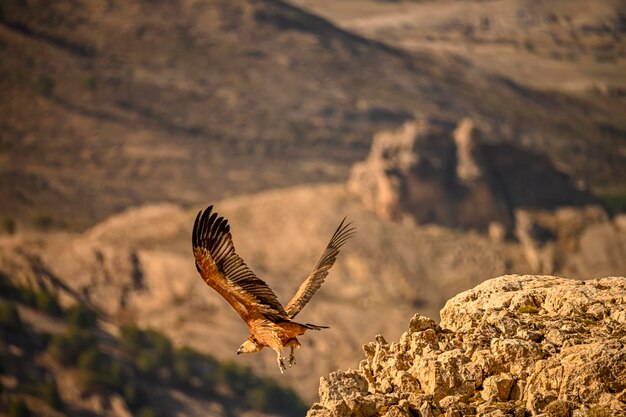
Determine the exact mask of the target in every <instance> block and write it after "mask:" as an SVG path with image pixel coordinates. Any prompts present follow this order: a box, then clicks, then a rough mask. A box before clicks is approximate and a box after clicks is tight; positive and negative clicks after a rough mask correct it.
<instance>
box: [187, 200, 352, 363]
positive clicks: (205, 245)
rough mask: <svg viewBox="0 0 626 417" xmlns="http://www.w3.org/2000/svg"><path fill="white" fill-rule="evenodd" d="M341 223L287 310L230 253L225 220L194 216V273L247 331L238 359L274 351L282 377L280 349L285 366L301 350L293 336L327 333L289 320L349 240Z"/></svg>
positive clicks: (347, 227)
mask: <svg viewBox="0 0 626 417" xmlns="http://www.w3.org/2000/svg"><path fill="white" fill-rule="evenodd" d="M345 220H346V219H345V218H344V219H343V220H342V221H341V223H340V224H339V227H337V230H335V233H334V234H333V236H332V237H331V239H330V242H328V245H327V246H326V249H325V250H324V253H323V254H322V256H321V258H320V259H319V261H318V262H317V264H316V265H315V267H314V268H313V271H312V272H311V273H310V274H309V276H308V277H307V278H306V279H305V280H304V282H303V283H302V284H301V285H300V288H299V289H298V291H297V292H296V294H295V295H294V296H293V298H292V299H291V301H289V303H288V304H287V307H283V306H282V304H281V303H280V302H279V301H278V298H277V297H276V294H274V292H273V291H272V289H271V288H270V287H269V286H268V285H267V284H266V283H265V282H264V281H263V280H261V279H260V278H258V277H257V276H256V275H255V274H254V272H252V270H250V268H248V266H247V265H246V263H245V262H244V261H243V259H241V257H240V256H239V255H237V253H236V252H235V246H234V245H233V241H232V236H231V233H230V226H229V225H228V220H226V219H225V218H223V217H220V216H218V214H217V213H215V212H213V206H209V207H208V208H207V209H206V210H204V211H200V212H199V213H198V216H197V217H196V221H195V222H194V226H193V232H192V247H193V254H194V257H195V260H196V269H197V270H198V272H199V273H200V275H201V276H202V279H203V280H204V282H206V283H207V285H209V286H210V287H211V288H213V289H214V290H215V291H217V292H218V293H219V294H220V295H221V296H222V297H224V298H225V299H226V301H228V303H229V304H230V305H231V306H232V307H233V309H235V311H236V312H237V313H238V314H239V316H240V317H241V318H242V319H243V321H245V322H246V324H247V325H248V328H249V330H250V334H249V335H248V338H247V339H246V341H245V342H244V343H243V344H242V345H241V346H240V347H239V350H238V351H237V354H240V353H252V352H258V351H260V350H261V349H263V348H264V347H266V346H268V347H270V348H272V349H273V350H274V351H275V352H276V354H277V359H276V360H277V362H278V367H279V369H280V372H281V373H282V372H283V371H284V369H285V365H284V362H283V360H284V358H283V357H282V351H283V348H285V347H289V348H290V349H291V350H290V354H289V366H291V365H294V364H295V357H294V350H295V349H297V348H299V347H300V343H299V341H298V339H297V338H296V337H297V336H300V335H302V334H304V333H305V332H306V331H307V330H320V329H323V328H326V327H325V326H317V325H314V324H301V323H296V322H295V321H292V319H293V318H294V317H295V316H296V315H297V314H298V313H299V312H300V310H302V308H303V307H304V306H305V305H306V304H307V303H308V302H309V301H310V300H311V297H313V295H314V294H315V292H316V291H317V290H318V289H319V288H320V286H321V285H322V283H323V282H324V279H325V278H326V276H327V275H328V271H329V269H330V268H331V267H332V266H333V264H334V263H335V260H336V259H337V255H338V254H339V249H340V248H341V246H343V244H344V243H346V242H347V241H348V239H349V238H350V237H352V236H353V235H354V233H355V228H354V227H350V226H351V224H350V223H348V224H345Z"/></svg>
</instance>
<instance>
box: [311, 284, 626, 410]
mask: <svg viewBox="0 0 626 417" xmlns="http://www.w3.org/2000/svg"><path fill="white" fill-rule="evenodd" d="M363 350H364V352H365V359H364V360H362V361H361V363H360V366H359V369H358V370H348V371H337V372H333V373H331V374H330V376H329V377H328V378H321V382H320V401H319V402H318V403H316V404H314V405H313V406H312V408H311V409H310V410H309V412H308V414H307V416H308V417H322V416H337V417H338V416H355V417H369V416H389V417H391V416H393V417H396V416H402V417H410V416H424V417H425V416H449V417H452V416H466V415H477V416H493V417H495V416H528V415H541V416H549V417H561V416H563V417H567V416H572V417H584V416H590V417H599V416H625V415H626V278H624V277H609V278H602V279H595V280H589V281H576V280H569V279H563V278H556V277H552V276H534V275H506V276H502V277H499V278H494V279H491V280H488V281H485V282H483V283H482V284H480V285H478V286H477V287H475V288H473V289H471V290H468V291H465V292H463V293H460V294H459V295H457V296H455V297H454V298H452V299H450V300H449V301H448V302H447V303H446V305H445V307H444V308H443V309H442V310H441V324H440V325H438V324H436V323H435V321H434V320H432V319H430V318H428V317H424V316H421V315H418V314H417V315H415V316H413V318H412V319H411V320H410V323H409V329H408V330H407V331H406V332H405V333H404V334H403V335H402V336H401V337H400V341H399V342H397V343H388V342H387V341H386V340H385V339H384V338H383V336H377V337H376V341H374V342H371V343H368V344H366V345H364V346H363Z"/></svg>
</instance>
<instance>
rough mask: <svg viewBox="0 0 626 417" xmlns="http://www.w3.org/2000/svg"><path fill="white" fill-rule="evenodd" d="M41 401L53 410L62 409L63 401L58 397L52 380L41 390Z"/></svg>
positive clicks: (55, 385) (57, 391)
mask: <svg viewBox="0 0 626 417" xmlns="http://www.w3.org/2000/svg"><path fill="white" fill-rule="evenodd" d="M41 393H42V398H43V400H44V401H45V402H46V403H48V404H49V405H50V406H51V407H52V408H54V409H55V410H62V409H63V401H62V400H61V396H60V395H59V390H58V388H57V384H56V382H55V381H54V380H52V381H50V382H47V383H45V384H44V385H43V387H42V389H41Z"/></svg>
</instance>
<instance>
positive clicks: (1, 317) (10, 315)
mask: <svg viewBox="0 0 626 417" xmlns="http://www.w3.org/2000/svg"><path fill="white" fill-rule="evenodd" d="M0 327H2V328H3V329H6V330H9V331H12V332H16V331H19V330H21V328H22V320H21V319H20V314H19V312H18V311H17V307H16V306H15V303H11V302H0Z"/></svg>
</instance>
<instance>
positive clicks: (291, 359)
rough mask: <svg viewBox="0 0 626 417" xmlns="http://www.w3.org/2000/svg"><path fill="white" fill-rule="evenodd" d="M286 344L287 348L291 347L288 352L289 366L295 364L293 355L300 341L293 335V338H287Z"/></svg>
mask: <svg viewBox="0 0 626 417" xmlns="http://www.w3.org/2000/svg"><path fill="white" fill-rule="evenodd" d="M286 346H289V348H290V349H291V352H290V353H289V367H290V368H291V367H292V366H293V365H295V364H296V357H295V355H294V352H295V351H296V349H298V348H299V347H300V342H299V341H298V339H296V338H295V337H294V338H293V339H289V341H288V342H287V345H286Z"/></svg>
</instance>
